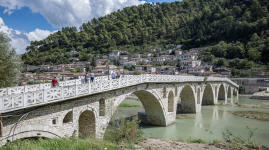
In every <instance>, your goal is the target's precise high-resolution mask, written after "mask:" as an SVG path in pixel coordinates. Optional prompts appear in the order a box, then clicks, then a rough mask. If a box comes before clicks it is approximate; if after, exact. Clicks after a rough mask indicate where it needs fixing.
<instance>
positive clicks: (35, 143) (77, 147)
mask: <svg viewBox="0 0 269 150" xmlns="http://www.w3.org/2000/svg"><path fill="white" fill-rule="evenodd" d="M105 148H106V149H108V150H117V149H118V146H117V144H114V143H111V142H107V141H101V140H96V139H91V138H88V139H76V138H71V139H67V138H65V139H41V138H40V139H37V140H30V139H29V140H28V139H26V140H21V141H17V142H15V143H7V144H6V145H5V146H3V147H0V150H104V149H105Z"/></svg>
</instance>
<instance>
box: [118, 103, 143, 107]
mask: <svg viewBox="0 0 269 150" xmlns="http://www.w3.org/2000/svg"><path fill="white" fill-rule="evenodd" d="M119 107H140V105H135V104H127V103H121V104H120V105H119Z"/></svg>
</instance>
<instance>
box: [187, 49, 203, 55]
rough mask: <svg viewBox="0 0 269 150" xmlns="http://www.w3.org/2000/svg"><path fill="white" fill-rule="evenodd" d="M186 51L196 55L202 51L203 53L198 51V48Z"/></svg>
mask: <svg viewBox="0 0 269 150" xmlns="http://www.w3.org/2000/svg"><path fill="white" fill-rule="evenodd" d="M188 51H189V53H194V54H198V53H200V52H202V51H203V49H199V48H192V49H189V50H188Z"/></svg>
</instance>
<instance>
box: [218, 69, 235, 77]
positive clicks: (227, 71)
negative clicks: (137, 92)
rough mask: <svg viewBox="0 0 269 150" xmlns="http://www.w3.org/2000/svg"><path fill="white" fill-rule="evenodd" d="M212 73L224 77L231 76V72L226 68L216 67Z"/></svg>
mask: <svg viewBox="0 0 269 150" xmlns="http://www.w3.org/2000/svg"><path fill="white" fill-rule="evenodd" d="M214 72H216V73H218V74H221V75H223V76H226V77H230V76H231V70H230V69H228V68H226V67H218V68H214Z"/></svg>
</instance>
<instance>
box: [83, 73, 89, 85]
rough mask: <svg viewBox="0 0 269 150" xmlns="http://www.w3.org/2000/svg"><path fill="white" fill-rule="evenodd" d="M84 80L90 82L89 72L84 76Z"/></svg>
mask: <svg viewBox="0 0 269 150" xmlns="http://www.w3.org/2000/svg"><path fill="white" fill-rule="evenodd" d="M84 81H85V83H88V82H89V75H88V72H87V73H86V74H85V76H84Z"/></svg>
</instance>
